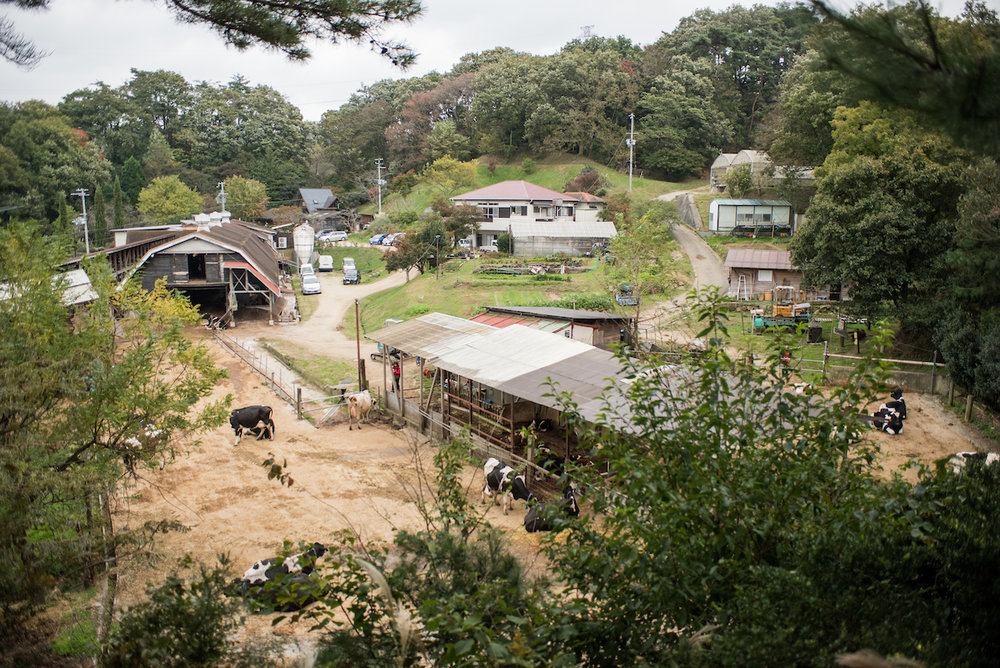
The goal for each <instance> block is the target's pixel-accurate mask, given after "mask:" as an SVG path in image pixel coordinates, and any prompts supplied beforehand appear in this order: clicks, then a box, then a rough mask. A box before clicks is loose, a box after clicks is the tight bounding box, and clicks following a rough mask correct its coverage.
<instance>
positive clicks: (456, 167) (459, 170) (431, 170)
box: [421, 156, 477, 197]
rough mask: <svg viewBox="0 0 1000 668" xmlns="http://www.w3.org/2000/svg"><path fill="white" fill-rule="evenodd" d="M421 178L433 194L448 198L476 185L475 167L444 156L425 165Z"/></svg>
mask: <svg viewBox="0 0 1000 668" xmlns="http://www.w3.org/2000/svg"><path fill="white" fill-rule="evenodd" d="M421 177H422V178H423V181H424V183H425V184H427V185H428V186H430V188H431V189H432V190H433V191H434V192H435V193H438V194H440V195H443V196H445V197H450V196H451V195H457V194H458V193H460V192H462V191H463V190H468V189H469V188H472V187H474V186H475V185H476V178H477V175H476V166H475V164H474V163H472V162H460V161H459V160H456V159H455V158H452V157H450V156H445V157H443V158H438V159H437V160H435V161H434V162H432V163H431V164H429V165H427V167H426V168H425V169H424V171H423V172H422V173H421Z"/></svg>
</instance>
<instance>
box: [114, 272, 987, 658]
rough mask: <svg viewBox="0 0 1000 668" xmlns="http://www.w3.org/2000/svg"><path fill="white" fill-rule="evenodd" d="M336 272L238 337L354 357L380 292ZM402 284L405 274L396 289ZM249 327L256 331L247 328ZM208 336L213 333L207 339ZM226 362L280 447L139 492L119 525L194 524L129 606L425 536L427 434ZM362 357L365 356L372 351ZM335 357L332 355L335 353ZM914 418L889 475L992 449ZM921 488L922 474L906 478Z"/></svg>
mask: <svg viewBox="0 0 1000 668" xmlns="http://www.w3.org/2000/svg"><path fill="white" fill-rule="evenodd" d="M338 278H339V277H338V276H337V275H327V276H326V277H324V279H323V283H324V298H323V301H322V303H321V305H320V307H319V309H318V310H317V311H316V313H315V314H314V316H313V318H311V319H310V322H308V323H305V324H304V325H302V326H299V327H282V328H267V327H266V326H254V325H251V326H250V327H248V328H240V329H238V330H236V332H235V333H238V335H240V336H248V335H250V336H254V335H259V336H280V337H288V338H289V339H290V340H291V339H294V340H297V341H299V342H302V341H305V342H308V343H309V344H311V345H316V346H322V347H326V348H327V350H332V351H335V352H336V353H338V354H337V355H335V356H343V357H345V358H349V359H350V358H353V356H354V354H356V348H355V347H352V346H356V344H355V343H354V342H353V341H348V340H346V338H345V337H344V336H343V334H342V333H341V332H340V331H339V329H338V327H339V324H340V319H341V318H342V317H343V313H344V312H345V309H346V308H347V307H348V306H351V305H353V301H354V298H355V297H357V296H363V294H365V293H367V292H369V291H371V292H374V291H376V290H377V289H378V288H377V287H376V285H373V286H362V290H353V289H352V288H354V287H357V286H342V285H340V282H339V280H337V279H338ZM389 282H391V283H397V282H401V278H400V277H399V276H395V277H390V278H389V279H385V282H384V283H383V286H384V285H385V284H386V283H389ZM248 330H249V331H248ZM200 332H201V334H200V336H204V329H201V330H200ZM209 345H210V346H212V347H213V350H214V351H215V354H216V358H217V361H218V364H219V365H221V366H223V367H225V368H226V369H228V371H229V379H228V381H226V382H225V383H224V384H220V386H219V387H217V388H216V391H215V393H214V395H213V399H217V398H221V397H224V396H225V395H226V394H228V393H231V394H232V395H233V405H234V406H236V407H239V406H247V405H253V404H266V405H270V406H272V407H274V409H275V416H274V419H275V423H276V436H275V439H274V440H273V441H257V440H254V439H253V438H252V437H251V438H249V439H244V440H243V442H242V443H241V444H240V445H239V446H236V447H234V445H233V443H234V437H233V433H232V429H230V427H229V426H228V425H226V426H224V427H220V428H218V429H216V430H214V431H212V432H210V433H206V434H202V435H201V437H200V442H189V443H180V444H178V446H179V447H180V449H181V450H182V452H181V454H179V456H178V457H177V460H176V461H174V462H173V463H172V464H170V465H168V466H167V467H166V468H165V469H164V470H163V471H152V472H149V473H148V474H147V477H146V479H145V480H143V481H142V482H141V483H140V485H139V486H138V487H137V489H135V490H134V494H133V495H132V496H131V497H130V498H129V499H127V500H126V501H125V502H123V503H122V505H121V506H120V507H119V508H118V509H117V516H116V517H117V520H116V521H117V523H118V524H119V526H123V527H124V526H132V527H135V526H138V525H141V524H142V523H144V522H147V521H159V520H164V519H167V520H176V521H178V522H181V523H183V524H184V525H186V526H188V527H190V531H188V532H183V533H181V532H173V533H168V534H165V535H161V536H159V537H158V539H157V543H156V549H157V551H158V553H159V554H160V555H161V556H162V558H161V560H160V561H159V562H158V563H156V564H154V565H151V564H150V563H148V562H147V561H142V562H139V561H132V562H130V561H128V560H126V561H125V562H124V563H123V574H122V577H121V581H120V583H121V584H120V598H119V601H120V605H122V604H124V605H128V604H131V603H135V602H136V601H138V600H139V599H140V598H141V597H142V594H143V592H144V589H145V585H146V584H149V583H158V582H159V581H160V580H162V578H163V576H164V575H165V574H166V573H168V572H170V571H172V570H173V569H174V563H175V560H176V559H177V558H179V557H181V556H182V555H184V554H190V555H191V556H192V557H193V558H194V559H196V560H197V561H200V562H203V563H206V564H211V563H213V562H214V560H215V558H216V555H218V554H221V553H228V554H229V556H230V558H231V563H232V569H233V571H234V576H235V575H238V574H239V573H242V571H243V570H245V569H246V568H249V567H250V566H251V565H252V564H253V562H254V561H256V560H258V559H261V558H265V557H270V556H274V555H276V554H277V553H278V551H279V550H280V549H281V546H282V541H283V540H289V541H293V542H300V541H301V542H305V543H312V542H313V541H319V542H330V541H331V539H332V536H333V535H334V533H335V532H337V531H339V530H340V529H350V530H353V531H354V532H356V533H357V535H358V536H359V537H360V538H361V539H363V540H365V541H374V542H389V541H390V540H391V538H392V532H393V529H394V528H397V527H407V528H420V527H422V526H423V523H422V519H421V517H420V515H419V513H418V512H417V509H416V505H415V504H414V498H415V494H416V491H415V490H416V489H417V484H418V477H417V474H416V471H417V466H416V459H415V458H417V457H419V458H421V460H422V461H423V463H424V466H425V469H426V470H428V471H430V470H432V467H431V463H430V458H431V457H432V454H433V453H432V447H431V446H430V445H429V444H428V441H427V439H426V438H425V437H423V436H420V435H417V434H415V433H413V432H411V431H409V430H396V429H393V428H392V427H391V426H390V425H388V424H386V423H375V424H370V425H366V426H365V427H364V428H363V429H362V430H361V431H349V430H348V427H347V425H346V424H342V425H336V426H329V427H322V428H316V427H314V426H313V425H312V424H311V423H310V422H307V421H299V420H296V418H295V414H294V411H293V410H292V408H291V407H289V406H288V405H286V404H284V403H283V402H282V401H281V400H279V399H278V398H277V397H276V396H275V395H274V394H273V393H272V392H271V391H270V390H269V389H268V388H267V387H266V386H265V385H264V384H263V383H262V382H261V379H260V378H259V377H258V376H256V375H255V374H254V373H253V372H251V371H249V370H248V369H247V368H246V367H244V366H243V365H242V364H241V363H240V362H239V361H238V360H237V359H236V358H235V357H233V356H231V355H230V354H228V353H227V352H225V351H224V350H223V349H222V348H221V347H220V346H218V344H216V343H214V342H211V341H210V340H209ZM365 353H366V351H363V353H362V354H365ZM331 354H332V353H331ZM905 398H906V400H907V405H908V414H909V415H908V419H907V421H906V425H905V428H904V430H903V432H902V434H900V435H899V436H889V435H887V434H882V433H876V432H871V434H870V436H871V437H872V438H874V439H876V440H878V441H879V442H880V444H881V446H882V448H883V450H884V452H885V459H884V462H885V470H886V471H887V472H888V471H893V470H896V469H897V468H898V467H899V466H900V465H901V464H903V463H905V462H906V461H909V460H911V459H915V460H918V461H922V462H928V463H929V462H931V461H934V460H935V459H938V458H941V457H944V456H946V455H948V454H950V453H952V452H957V451H962V450H975V449H993V448H995V447H996V446H995V444H993V443H991V442H989V441H988V440H987V439H985V438H984V437H982V436H981V435H979V434H978V433H977V432H976V431H975V430H972V429H969V428H968V427H966V426H965V425H963V424H962V423H961V422H960V420H958V419H957V418H956V417H955V416H954V415H953V414H952V413H950V412H947V411H946V410H945V409H944V408H943V407H942V406H941V404H940V402H939V401H938V400H937V399H936V398H932V397H929V396H921V395H913V394H908V395H906V397H905ZM269 453H273V454H274V455H275V458H276V459H277V461H279V462H282V461H284V462H286V465H287V472H288V473H290V475H291V476H292V477H293V479H294V484H293V485H292V486H291V487H285V486H282V485H281V484H279V483H278V482H277V481H275V480H268V479H267V471H266V470H265V469H264V468H263V467H262V466H261V463H262V462H263V461H264V460H265V459H266V458H267V457H268V456H269ZM907 477H909V478H910V479H913V478H915V474H914V473H913V472H910V473H908V474H907ZM465 478H466V483H467V488H468V490H469V494H470V498H474V499H476V500H478V498H479V490H480V488H481V485H482V472H481V470H479V469H478V468H476V467H473V466H469V467H467V469H466V472H465ZM484 512H485V513H487V517H488V519H489V521H490V522H491V523H493V524H494V525H496V526H498V527H501V528H503V529H505V530H506V531H507V532H508V535H509V536H510V537H511V540H512V545H513V550H514V552H515V554H517V555H518V556H519V557H520V558H521V559H522V561H523V562H524V563H525V565H526V566H527V567H528V568H529V570H534V569H539V568H541V567H542V566H543V564H542V560H541V557H540V556H539V550H538V548H539V538H538V536H537V535H535V534H527V533H526V532H525V531H524V530H523V528H522V527H521V522H522V520H523V516H524V509H523V504H521V503H516V504H515V508H514V510H513V511H512V512H511V513H510V515H508V516H504V515H503V513H502V511H501V510H500V508H499V506H493V507H491V508H489V509H486V510H484ZM271 619H272V618H271V616H267V615H258V616H254V617H252V618H250V619H249V620H248V622H247V625H246V627H245V629H244V632H245V633H246V634H248V635H251V636H258V635H266V634H275V635H277V636H279V637H280V638H282V639H283V640H285V641H287V642H289V643H296V642H299V641H303V640H305V639H306V637H307V635H308V634H307V626H306V625H305V624H304V623H301V624H290V623H288V622H283V623H282V624H279V625H278V626H276V627H274V628H272V627H271Z"/></svg>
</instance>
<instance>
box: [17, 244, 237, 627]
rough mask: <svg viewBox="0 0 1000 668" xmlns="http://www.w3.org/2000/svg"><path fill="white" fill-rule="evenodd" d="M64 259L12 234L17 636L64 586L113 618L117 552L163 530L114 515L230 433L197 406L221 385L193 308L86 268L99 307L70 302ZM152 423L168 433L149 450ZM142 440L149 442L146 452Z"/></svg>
mask: <svg viewBox="0 0 1000 668" xmlns="http://www.w3.org/2000/svg"><path fill="white" fill-rule="evenodd" d="M62 258H63V255H62V249H60V248H58V247H55V245H54V244H52V243H51V242H48V241H46V240H45V239H43V238H41V237H39V236H38V235H37V234H36V233H35V231H33V230H30V229H25V228H24V227H23V226H20V225H15V226H13V227H12V228H10V229H7V230H4V231H2V232H0V283H2V284H3V285H4V286H5V288H6V290H7V291H8V292H6V298H5V299H3V300H0V319H2V320H3V322H4V323H5V326H4V327H2V328H0V464H2V465H0V566H2V568H0V627H2V628H3V629H4V632H5V636H6V637H10V638H13V637H16V633H15V631H16V630H17V629H18V628H19V627H20V625H21V624H23V623H24V622H25V621H26V619H27V618H28V617H29V616H30V614H31V612H32V611H33V610H34V609H35V607H36V606H37V605H40V604H42V603H44V601H45V600H46V598H47V596H48V595H49V594H50V593H51V592H52V591H53V590H54V589H56V588H59V587H69V588H72V587H76V586H82V585H93V584H94V583H95V582H96V580H97V579H98V577H102V576H103V577H105V581H106V583H107V584H108V585H109V589H110V591H109V594H110V598H108V599H107V600H106V601H105V603H106V605H105V606H104V607H103V609H102V612H101V615H99V617H100V621H101V622H102V624H101V625H99V627H100V628H102V629H105V630H106V629H107V626H108V625H107V622H108V621H109V620H110V614H111V611H112V609H113V607H112V606H113V600H114V576H115V572H116V568H115V563H116V559H117V557H118V555H119V554H121V553H124V552H125V551H128V550H131V549H134V548H135V547H137V546H139V545H141V544H142V543H143V542H144V541H146V540H148V539H149V538H150V536H151V534H152V533H155V532H156V531H159V530H163V529H165V528H167V527H168V526H169V523H163V524H162V525H160V526H144V527H140V528H139V529H138V530H137V531H136V532H134V533H118V532H116V530H115V527H114V525H113V524H112V522H111V517H112V516H111V509H112V507H113V504H114V503H115V502H116V499H118V498H119V495H120V494H121V493H122V492H123V491H124V490H125V489H126V488H127V486H128V484H129V483H130V482H131V481H134V480H135V479H136V478H137V477H138V476H141V474H142V471H143V470H144V469H145V468H146V467H147V466H154V465H155V466H159V465H161V463H162V462H164V461H169V460H170V459H171V458H172V456H173V453H174V452H175V451H176V448H177V439H179V438H182V437H184V436H186V435H189V434H190V433H191V432H192V431H194V430H197V429H202V428H207V427H212V426H214V425H217V424H220V423H221V421H222V418H223V413H224V411H223V407H222V406H218V405H216V404H207V405H206V406H204V407H203V408H201V409H198V410H196V409H194V408H193V407H194V404H195V403H196V402H198V401H200V400H202V399H203V398H204V397H206V396H207V395H208V393H209V392H211V390H212V388H213V387H214V385H215V383H216V382H217V381H218V379H219V378H220V374H221V372H220V371H218V370H216V369H215V368H214V367H213V365H212V363H211V359H210V357H209V355H208V351H207V350H206V349H205V348H204V347H203V346H200V345H194V344H192V343H191V342H190V341H188V340H187V339H186V338H185V337H184V335H183V332H182V326H183V325H184V324H185V323H193V322H194V321H196V320H197V317H198V316H197V313H196V312H195V311H194V310H193V309H192V308H191V306H190V305H189V304H187V303H186V302H184V301H181V300H179V299H178V298H176V297H175V296H173V295H171V294H170V293H168V292H167V291H166V290H165V289H163V288H162V287H160V288H157V289H156V290H154V291H153V292H150V293H147V292H144V291H142V290H139V289H136V288H135V287H134V286H132V285H128V286H126V287H125V288H124V289H121V290H115V289H114V288H115V284H114V282H113V280H112V277H111V276H110V270H109V268H108V267H107V265H106V264H101V263H95V264H94V265H92V266H88V267H87V269H88V271H89V273H90V276H91V280H92V282H93V284H94V286H95V289H96V291H97V293H98V298H97V300H96V301H95V302H94V303H92V304H91V305H89V307H83V306H81V307H70V306H67V305H66V304H64V303H63V291H64V289H65V283H64V282H63V281H62V280H60V279H59V277H58V276H57V275H54V274H53V272H52V270H51V267H52V266H54V265H56V264H57V263H58V261H59V260H61V259H62ZM147 425H155V428H157V429H159V430H160V432H161V433H160V435H159V437H157V438H153V439H149V438H147V434H146V427H147ZM132 439H139V440H138V442H137V443H136V442H134V441H133V440H132Z"/></svg>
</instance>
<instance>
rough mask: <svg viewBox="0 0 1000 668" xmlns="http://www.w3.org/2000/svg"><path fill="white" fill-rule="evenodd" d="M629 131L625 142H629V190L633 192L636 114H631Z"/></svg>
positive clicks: (629, 116)
mask: <svg viewBox="0 0 1000 668" xmlns="http://www.w3.org/2000/svg"><path fill="white" fill-rule="evenodd" d="M628 118H629V123H630V126H629V131H628V139H626V140H625V143H626V144H628V191H629V192H632V155H633V152H634V149H635V114H629V115H628Z"/></svg>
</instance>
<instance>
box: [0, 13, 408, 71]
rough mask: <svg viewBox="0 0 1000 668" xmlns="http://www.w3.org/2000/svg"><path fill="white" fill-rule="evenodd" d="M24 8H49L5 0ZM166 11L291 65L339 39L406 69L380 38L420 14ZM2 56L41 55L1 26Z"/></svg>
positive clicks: (400, 54) (403, 54)
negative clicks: (312, 45) (312, 43)
mask: <svg viewBox="0 0 1000 668" xmlns="http://www.w3.org/2000/svg"><path fill="white" fill-rule="evenodd" d="M5 2H7V3H11V2H13V3H14V4H15V5H16V6H18V7H21V8H23V9H38V8H46V7H48V6H49V0H5ZM167 8H168V9H169V11H170V12H171V13H173V14H174V15H175V17H176V18H177V19H178V20H180V21H184V22H187V23H202V24H205V25H206V26H207V27H209V28H211V29H212V30H215V31H216V32H217V33H219V35H220V36H221V37H222V38H223V39H224V40H225V41H226V43H227V44H229V45H231V46H234V47H236V48H237V49H241V50H242V49H246V48H248V47H250V46H253V45H257V44H259V45H262V46H265V47H268V48H272V49H277V50H279V51H282V52H284V53H285V54H286V55H287V56H288V57H289V58H291V59H293V60H305V59H307V58H309V57H310V55H311V54H310V52H309V49H308V48H306V43H307V42H308V41H309V40H311V39H317V40H320V41H328V42H331V43H334V44H336V43H338V42H340V41H341V40H346V41H350V42H357V43H362V42H365V43H370V44H371V45H372V46H373V48H375V49H377V50H379V51H380V52H381V54H382V55H383V56H385V57H387V58H389V59H390V60H391V61H392V63H393V64H394V65H401V66H403V67H406V66H408V65H410V64H412V63H413V61H414V59H415V58H416V56H415V54H413V52H411V51H410V50H409V48H407V47H406V46H405V45H403V44H400V43H397V42H386V41H383V40H382V39H381V38H379V36H378V34H379V31H380V29H381V28H382V27H383V26H385V25H388V24H392V23H397V22H401V21H403V22H405V21H410V20H412V19H414V18H415V17H416V16H418V15H419V14H420V10H421V8H420V3H419V2H417V0H347V1H346V2H345V1H341V0H338V1H336V2H334V1H331V0H288V1H283V2H279V3H274V2H263V1H261V0H246V1H245V2H238V3H233V2H230V1H229V0H190V1H187V2H181V1H179V0H171V2H169V3H168V4H167ZM0 44H2V45H3V47H4V48H3V50H2V51H0V55H2V56H3V58H4V59H6V60H8V61H10V62H13V63H15V64H19V65H24V66H33V65H35V64H37V62H38V61H39V60H40V59H41V58H43V57H44V56H45V54H44V53H43V52H42V51H40V50H39V49H37V48H36V47H35V46H34V44H33V43H32V42H31V41H30V40H28V39H26V38H24V37H22V36H21V35H19V34H18V33H17V32H15V30H14V28H13V24H12V23H11V22H9V21H4V22H3V24H2V25H0Z"/></svg>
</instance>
